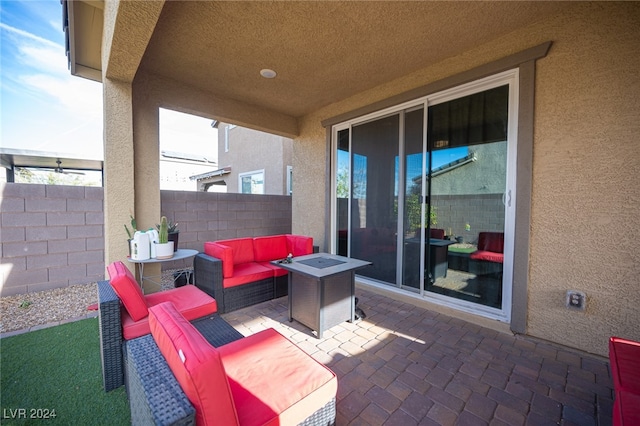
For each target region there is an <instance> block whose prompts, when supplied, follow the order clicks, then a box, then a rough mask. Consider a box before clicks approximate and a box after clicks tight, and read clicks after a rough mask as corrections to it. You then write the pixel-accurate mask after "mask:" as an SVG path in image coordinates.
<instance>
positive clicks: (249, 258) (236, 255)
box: [216, 238, 253, 265]
mask: <svg viewBox="0 0 640 426" xmlns="http://www.w3.org/2000/svg"><path fill="white" fill-rule="evenodd" d="M216 243H218V244H222V245H225V246H227V247H231V249H232V250H233V263H234V264H236V265H238V264H240V263H248V262H253V238H234V239H231V240H220V241H216Z"/></svg>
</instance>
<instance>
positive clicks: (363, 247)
mask: <svg viewBox="0 0 640 426" xmlns="http://www.w3.org/2000/svg"><path fill="white" fill-rule="evenodd" d="M399 123H400V121H399V116H398V115H397V114H396V115H392V116H389V117H384V118H381V119H379V120H375V121H371V122H367V123H364V124H361V125H358V126H353V128H352V129H351V220H350V222H351V223H350V228H349V229H350V256H351V257H354V258H356V259H363V260H368V261H370V262H372V263H373V264H372V265H371V266H369V267H367V268H363V269H361V270H360V271H359V274H360V275H363V276H366V277H369V278H372V279H375V280H378V281H383V282H387V283H395V282H396V270H397V227H398V213H397V192H396V188H397V182H396V173H395V169H396V166H395V163H396V158H397V156H398V141H399Z"/></svg>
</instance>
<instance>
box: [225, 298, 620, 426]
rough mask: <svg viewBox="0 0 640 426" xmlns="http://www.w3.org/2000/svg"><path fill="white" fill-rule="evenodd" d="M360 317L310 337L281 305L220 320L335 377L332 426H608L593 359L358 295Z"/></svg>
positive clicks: (601, 377)
mask: <svg viewBox="0 0 640 426" xmlns="http://www.w3.org/2000/svg"><path fill="white" fill-rule="evenodd" d="M356 295H357V297H358V299H359V304H358V306H359V307H361V308H362V309H363V311H364V312H365V314H366V318H364V319H363V320H359V321H356V322H355V323H353V324H352V323H349V322H345V323H342V324H340V325H337V326H334V327H332V328H331V329H329V330H327V331H325V333H324V335H323V338H322V339H318V338H316V337H315V336H314V335H313V334H312V333H311V331H310V330H309V329H308V328H307V327H305V326H304V325H301V324H300V323H298V322H296V321H293V322H289V321H288V313H287V298H286V297H285V298H280V299H275V300H272V301H269V302H264V303H262V304H260V305H255V306H252V307H249V308H244V309H241V310H238V311H235V312H231V313H228V314H224V315H223V317H224V318H225V319H226V320H227V321H228V322H229V323H230V324H231V325H233V326H234V327H235V328H236V329H237V330H239V331H240V332H241V333H242V334H244V335H250V334H254V333H256V332H259V331H261V330H264V329H266V328H270V327H273V328H275V329H276V330H278V331H279V332H280V333H282V334H283V335H285V336H286V337H288V338H289V339H291V340H292V341H293V342H295V343H296V344H297V345H298V346H299V347H301V348H302V349H303V350H304V351H305V352H307V353H309V354H310V355H312V356H313V357H314V358H315V359H317V360H319V361H320V362H322V363H324V364H325V365H327V366H329V367H330V368H331V369H332V370H333V371H334V372H335V373H336V374H337V375H338V383H339V386H338V401H337V419H336V424H337V425H382V424H385V425H414V424H415V425H417V424H421V425H453V424H456V425H485V424H486V425H489V424H492V425H499V424H503V425H512V426H514V425H556V424H562V425H582V426H586V425H602V426H604V425H610V424H611V415H612V406H613V402H612V386H613V385H612V382H611V377H610V374H609V368H608V362H607V360H606V359H604V358H602V357H598V356H593V355H590V354H586V353H584V352H581V351H576V350H573V349H571V348H567V347H566V346H561V345H557V344H553V343H550V342H545V341H542V340H539V339H534V338H530V337H526V336H519V335H513V334H512V333H509V332H508V330H505V327H496V323H495V322H494V323H491V322H488V321H487V322H483V321H480V322H470V321H469V320H468V319H459V318H456V317H455V316H452V314H453V315H455V313H452V312H449V313H444V312H437V311H433V310H431V309H427V308H425V307H420V306H418V305H416V304H415V303H410V302H408V301H402V300H396V298H391V297H389V295H388V294H384V293H377V292H372V291H370V290H367V289H363V288H362V287H361V286H358V288H357V289H356Z"/></svg>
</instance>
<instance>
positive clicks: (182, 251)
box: [127, 249, 198, 290]
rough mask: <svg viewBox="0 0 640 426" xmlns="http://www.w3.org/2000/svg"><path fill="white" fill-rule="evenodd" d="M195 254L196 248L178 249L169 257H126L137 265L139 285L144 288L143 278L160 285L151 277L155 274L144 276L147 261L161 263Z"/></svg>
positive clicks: (196, 252)
mask: <svg viewBox="0 0 640 426" xmlns="http://www.w3.org/2000/svg"><path fill="white" fill-rule="evenodd" d="M196 254H198V250H193V249H178V250H176V251H175V252H174V253H173V257H172V258H170V259H147V260H133V259H131V258H130V257H128V258H127V260H128V261H129V262H131V263H135V264H137V265H138V274H139V275H140V287H142V288H143V290H144V286H143V283H144V281H145V280H147V281H151V282H152V283H154V284H156V285H158V286H161V285H162V283H161V282H159V281H155V280H154V279H153V278H155V276H145V275H144V265H145V264H147V263H162V262H173V261H175V260H182V259H186V258H189V257H193V256H195V255H196ZM184 272H186V271H184V270H182V271H180V273H184ZM160 278H162V276H160Z"/></svg>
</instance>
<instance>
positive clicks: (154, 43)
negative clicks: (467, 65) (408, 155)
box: [142, 1, 566, 117]
mask: <svg viewBox="0 0 640 426" xmlns="http://www.w3.org/2000/svg"><path fill="white" fill-rule="evenodd" d="M565 6H566V4H564V5H563V4H562V3H558V2H431V1H411V2H366V1H365V2H361V1H358V2H344V1H331V2H287V1H284V2H258V1H255V2H254V1H248V2H247V1H243V2H228V1H222V2H221V1H215V2H214V1H210V2H191V1H176V2H167V3H166V4H165V5H164V8H163V10H162V13H161V15H160V18H159V20H158V23H157V26H156V29H155V31H154V33H153V36H152V38H151V41H150V43H149V45H148V47H147V49H146V52H145V54H144V57H143V59H142V68H144V69H146V70H148V71H150V72H153V73H155V74H159V75H162V76H165V77H168V78H171V79H175V80H178V81H182V82H186V83H188V84H190V85H193V86H197V87H198V88H201V89H203V90H206V91H208V92H211V93H215V94H217V95H220V96H224V97H229V98H234V99H237V100H240V101H243V102H246V103H248V104H252V105H257V106H265V107H267V108H269V109H273V110H275V111H277V112H280V113H284V114H287V115H290V116H294V117H299V116H302V115H305V114H307V113H309V112H311V111H314V110H316V109H318V108H320V107H322V106H325V105H327V104H330V103H332V102H335V101H338V100H340V99H344V98H346V97H349V96H351V95H353V94H356V93H358V92H361V91H363V90H366V89H369V88H371V87H375V86H377V85H379V84H382V83H384V82H387V81H390V80H393V79H395V78H398V77H401V76H403V75H406V74H408V73H410V72H413V71H416V70H418V69H421V68H424V67H426V66H428V65H430V64H433V63H436V62H438V61H441V60H443V59H445V58H447V57H451V56H455V55H458V54H460V53H462V52H465V51H467V50H469V49H471V48H473V47H475V46H478V45H479V44H482V43H484V42H487V41H489V40H492V39H495V38H497V37H500V36H503V35H505V34H508V33H509V32H512V31H514V30H515V29H517V28H519V27H522V26H526V25H529V24H531V23H533V22H535V21H537V20H540V19H544V17H545V16H547V15H548V14H552V13H555V12H557V11H558V10H559V9H560V8H562V7H565ZM263 68H270V69H273V70H275V71H276V72H277V77H276V78H274V79H272V80H268V79H265V78H263V77H261V76H260V74H259V72H260V70H261V69H263Z"/></svg>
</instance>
